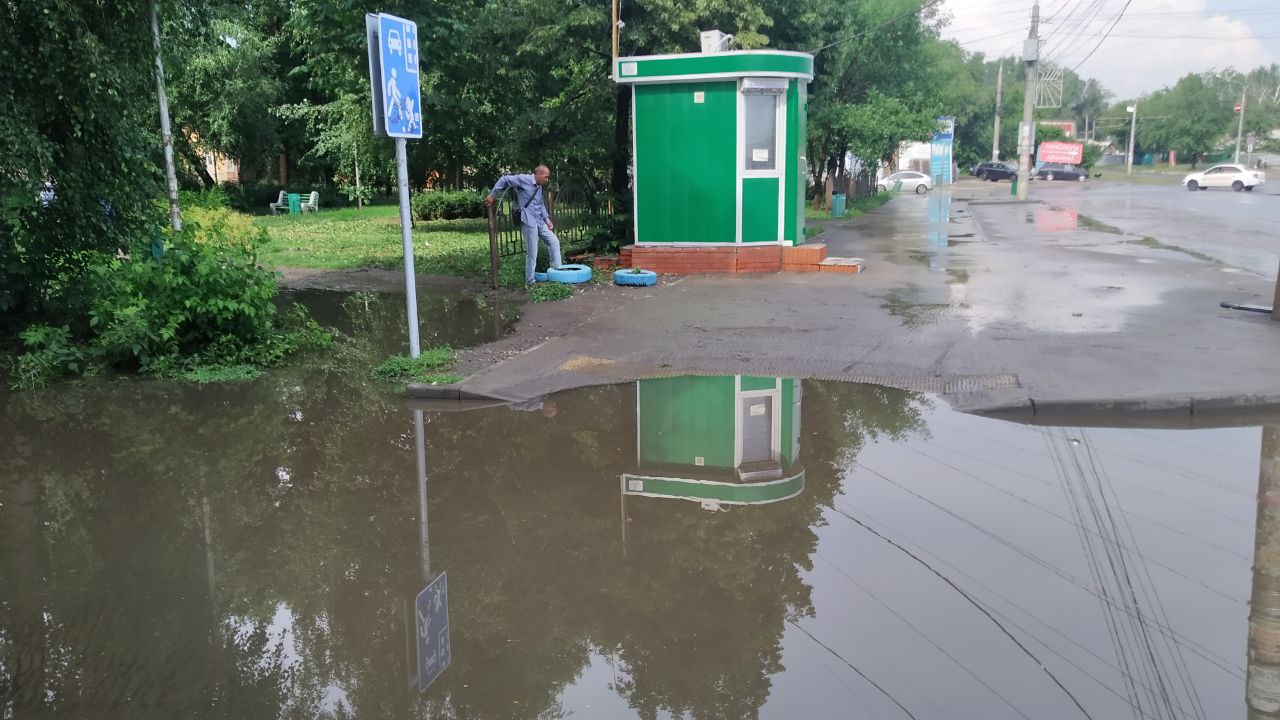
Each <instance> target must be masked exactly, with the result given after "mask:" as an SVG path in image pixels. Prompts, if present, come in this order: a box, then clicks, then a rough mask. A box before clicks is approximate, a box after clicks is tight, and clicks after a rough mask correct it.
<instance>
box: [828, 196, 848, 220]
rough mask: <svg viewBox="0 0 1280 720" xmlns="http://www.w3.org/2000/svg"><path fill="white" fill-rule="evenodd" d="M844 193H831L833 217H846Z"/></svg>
mask: <svg viewBox="0 0 1280 720" xmlns="http://www.w3.org/2000/svg"><path fill="white" fill-rule="evenodd" d="M844 200H845V195H844V193H832V195H831V217H833V218H842V217H844Z"/></svg>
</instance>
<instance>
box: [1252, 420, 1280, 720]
mask: <svg viewBox="0 0 1280 720" xmlns="http://www.w3.org/2000/svg"><path fill="white" fill-rule="evenodd" d="M1278 493H1280V426H1276V425H1271V426H1267V427H1263V428H1262V453H1261V462H1260V464H1259V469H1258V521H1257V524H1256V525H1255V526H1254V528H1255V529H1254V544H1253V592H1252V598H1251V602H1250V603H1249V645H1248V648H1249V649H1248V664H1249V671H1248V678H1247V679H1246V681H1245V703H1246V705H1247V706H1248V714H1247V716H1248V718H1249V720H1263V719H1264V718H1276V717H1280V642H1277V640H1280V602H1277V598H1280V506H1277V504H1276V497H1277V494H1278Z"/></svg>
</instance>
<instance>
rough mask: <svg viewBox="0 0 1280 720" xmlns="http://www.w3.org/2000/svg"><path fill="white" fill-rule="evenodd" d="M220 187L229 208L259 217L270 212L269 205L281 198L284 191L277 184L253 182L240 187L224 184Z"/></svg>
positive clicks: (230, 183)
mask: <svg viewBox="0 0 1280 720" xmlns="http://www.w3.org/2000/svg"><path fill="white" fill-rule="evenodd" d="M219 187H221V188H222V191H223V192H224V193H226V195H227V206H228V207H230V208H231V209H233V210H238V211H240V212H243V213H251V214H258V215H262V214H264V213H266V212H268V210H267V205H269V204H270V203H273V202H275V201H276V199H277V198H278V197H280V191H281V190H283V189H284V188H282V187H280V185H279V184H278V183H275V182H252V183H243V184H240V185H237V184H235V183H233V182H224V183H222V184H221V185H220V186H219Z"/></svg>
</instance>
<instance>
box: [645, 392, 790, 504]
mask: <svg viewBox="0 0 1280 720" xmlns="http://www.w3.org/2000/svg"><path fill="white" fill-rule="evenodd" d="M800 396H801V393H800V381H799V380H793V379H791V378H777V377H753V376H748V375H736V376H735V375H730V376H727V377H696V376H688V377H676V378H661V379H656V380H641V381H639V382H637V383H636V470H635V472H630V473H624V474H623V475H622V493H623V496H624V497H625V496H635V495H640V496H647V497H664V498H679V499H683V500H692V501H695V502H700V503H702V505H703V507H706V508H708V509H720V508H721V506H722V505H763V504H766V503H772V502H778V501H779V500H786V499H787V498H792V497H795V496H796V495H799V494H800V493H801V492H802V491H803V490H804V467H803V466H802V465H801V463H800V462H799V457H798V456H799V453H800Z"/></svg>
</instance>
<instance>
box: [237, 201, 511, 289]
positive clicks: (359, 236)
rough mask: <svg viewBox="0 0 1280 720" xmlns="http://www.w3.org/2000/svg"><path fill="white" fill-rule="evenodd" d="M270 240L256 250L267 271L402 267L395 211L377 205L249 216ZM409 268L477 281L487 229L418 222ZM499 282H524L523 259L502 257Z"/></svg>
mask: <svg viewBox="0 0 1280 720" xmlns="http://www.w3.org/2000/svg"><path fill="white" fill-rule="evenodd" d="M254 223H255V224H256V225H257V226H258V227H261V228H263V229H265V230H266V231H267V235H268V237H269V238H270V240H269V241H268V242H267V243H265V244H264V245H262V246H261V247H260V248H259V249H258V260H259V262H261V263H262V264H263V265H266V266H268V267H306V268H320V269H325V270H344V269H349V268H362V267H379V268H398V267H403V265H404V261H403V257H404V253H403V250H402V249H401V239H400V209H399V207H397V206H394V205H389V206H381V207H371V208H365V209H364V210H356V209H354V208H345V209H342V210H326V211H322V212H318V213H307V214H305V215H276V216H269V217H257V218H254ZM413 258H414V268H415V270H417V272H419V273H422V274H424V275H452V276H455V277H475V278H483V277H486V276H488V274H489V231H488V224H487V221H486V220H485V219H484V218H475V219H470V220H433V221H431V222H424V221H419V222H418V225H417V227H416V228H415V229H414V231H413ZM499 281H500V282H501V283H502V284H504V285H519V284H521V283H522V282H523V281H524V258H523V257H508V258H503V259H502V265H501V267H500V269H499Z"/></svg>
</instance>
